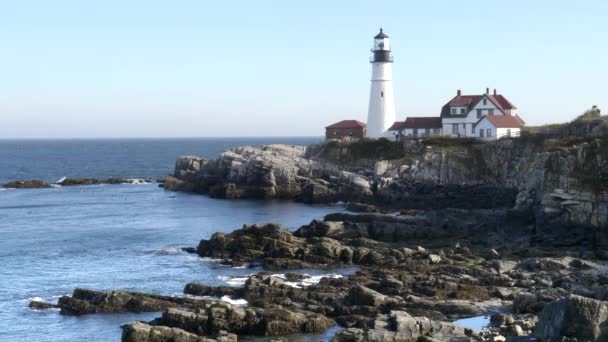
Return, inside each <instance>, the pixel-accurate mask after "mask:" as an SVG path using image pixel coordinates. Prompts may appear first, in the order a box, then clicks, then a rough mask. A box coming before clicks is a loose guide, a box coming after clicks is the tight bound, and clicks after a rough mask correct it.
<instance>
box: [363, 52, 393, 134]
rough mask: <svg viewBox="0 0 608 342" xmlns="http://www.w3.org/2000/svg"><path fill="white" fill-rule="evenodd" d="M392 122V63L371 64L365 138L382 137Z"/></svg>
mask: <svg viewBox="0 0 608 342" xmlns="http://www.w3.org/2000/svg"><path fill="white" fill-rule="evenodd" d="M394 122H395V94H394V92H393V63H381V62H377V63H372V84H371V90H370V95H369V110H368V114H367V136H368V137H371V138H380V137H383V136H384V133H385V132H386V131H387V130H388V128H389V127H391V125H392V124H393V123H394Z"/></svg>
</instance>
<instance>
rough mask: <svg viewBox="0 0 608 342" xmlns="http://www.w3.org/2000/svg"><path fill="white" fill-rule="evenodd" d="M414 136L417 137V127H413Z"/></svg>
mask: <svg viewBox="0 0 608 342" xmlns="http://www.w3.org/2000/svg"><path fill="white" fill-rule="evenodd" d="M414 136H415V137H417V136H418V128H414Z"/></svg>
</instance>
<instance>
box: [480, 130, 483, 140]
mask: <svg viewBox="0 0 608 342" xmlns="http://www.w3.org/2000/svg"><path fill="white" fill-rule="evenodd" d="M479 137H480V138H483V128H480V129H479Z"/></svg>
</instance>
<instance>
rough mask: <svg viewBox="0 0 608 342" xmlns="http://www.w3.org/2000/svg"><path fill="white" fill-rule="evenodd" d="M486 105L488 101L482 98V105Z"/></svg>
mask: <svg viewBox="0 0 608 342" xmlns="http://www.w3.org/2000/svg"><path fill="white" fill-rule="evenodd" d="M487 104H488V99H486V98H485V97H484V98H483V105H484V106H485V105H487Z"/></svg>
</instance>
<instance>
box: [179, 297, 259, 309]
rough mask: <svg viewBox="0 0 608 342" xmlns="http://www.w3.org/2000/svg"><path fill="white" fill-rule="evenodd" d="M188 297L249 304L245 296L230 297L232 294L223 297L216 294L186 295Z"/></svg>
mask: <svg viewBox="0 0 608 342" xmlns="http://www.w3.org/2000/svg"><path fill="white" fill-rule="evenodd" d="M186 297H189V298H200V299H206V300H216V301H220V302H226V303H230V304H232V305H237V306H246V305H247V304H248V302H247V300H245V299H243V298H239V299H232V298H230V296H222V298H219V297H215V296H194V295H186Z"/></svg>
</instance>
